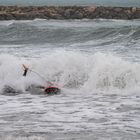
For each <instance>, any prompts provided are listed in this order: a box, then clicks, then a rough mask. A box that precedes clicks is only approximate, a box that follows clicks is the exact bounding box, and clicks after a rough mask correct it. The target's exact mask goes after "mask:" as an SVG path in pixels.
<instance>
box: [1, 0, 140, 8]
mask: <svg viewBox="0 0 140 140" xmlns="http://www.w3.org/2000/svg"><path fill="white" fill-rule="evenodd" d="M91 4H94V5H102V6H120V7H132V6H136V7H140V1H139V0H24V1H23V0H6V1H5V0H0V5H26V6H28V5H60V6H61V5H91Z"/></svg>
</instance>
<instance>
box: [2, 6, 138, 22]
mask: <svg viewBox="0 0 140 140" xmlns="http://www.w3.org/2000/svg"><path fill="white" fill-rule="evenodd" d="M35 18H41V19H83V18H87V19H95V18H104V19H139V18H140V8H136V7H103V6H98V7H97V6H59V7H57V6H27V7H19V6H0V20H32V19H35Z"/></svg>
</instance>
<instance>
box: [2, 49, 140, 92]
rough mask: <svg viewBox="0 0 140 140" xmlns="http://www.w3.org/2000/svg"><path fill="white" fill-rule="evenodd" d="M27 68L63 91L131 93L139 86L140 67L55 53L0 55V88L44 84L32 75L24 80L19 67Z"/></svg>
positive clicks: (103, 56) (110, 59)
mask: <svg viewBox="0 0 140 140" xmlns="http://www.w3.org/2000/svg"><path fill="white" fill-rule="evenodd" d="M23 63H24V64H26V65H28V66H29V67H30V68H31V69H32V70H33V71H36V72H37V73H39V74H40V75H42V76H43V77H44V79H46V80H47V81H51V82H54V83H55V84H60V85H63V87H65V88H68V87H70V88H83V90H84V89H86V90H97V89H99V90H113V89H120V90H124V89H125V90H126V89H127V90H130V89H131V88H134V87H135V88H136V87H137V86H139V85H140V74H139V71H140V65H139V64H138V63H131V62H128V61H125V60H123V59H121V58H119V57H116V56H113V55H111V54H103V53H95V54H83V53H80V52H73V51H64V50H63V51H62V50H60V51H55V52H52V53H51V54H48V55H46V56H45V57H43V58H32V59H29V58H28V59H25V58H18V57H16V56H12V55H7V54H3V55H1V56H0V85H1V87H0V88H3V86H4V85H12V86H14V87H17V88H20V89H22V90H23V89H24V88H25V87H26V86H28V85H29V84H30V85H31V84H41V83H42V84H44V83H45V80H44V79H43V78H41V77H40V76H38V75H37V74H35V73H33V72H29V73H28V75H27V77H23V76H22V74H23V70H22V64H23Z"/></svg>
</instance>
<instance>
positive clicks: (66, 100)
mask: <svg viewBox="0 0 140 140" xmlns="http://www.w3.org/2000/svg"><path fill="white" fill-rule="evenodd" d="M22 64H25V65H27V66H28V67H29V68H30V69H31V70H33V71H35V72H37V73H39V74H40V75H41V77H40V76H39V75H37V74H36V73H34V72H33V71H29V72H28V74H27V77H23V76H22V74H23V68H22ZM42 77H43V78H44V79H46V80H48V81H50V82H52V83H54V84H55V85H58V86H59V87H60V88H61V90H62V91H61V94H59V95H54V96H47V95H44V94H43V93H42V92H41V91H40V90H38V89H34V90H30V89H29V88H28V87H29V86H31V85H44V86H45V85H46V83H45V80H44V79H43V78H42ZM5 86H6V87H10V89H9V88H8V89H5V88H6V87H5ZM27 89H28V90H27ZM0 139H1V140H85V139H87V140H124V139H126V140H139V139H140V20H131V21H130V20H129V21H127V20H105V19H104V20H103V19H98V20H87V19H84V20H63V21H61V20H41V19H36V20H32V21H0Z"/></svg>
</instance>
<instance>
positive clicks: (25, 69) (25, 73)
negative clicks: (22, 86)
mask: <svg viewBox="0 0 140 140" xmlns="http://www.w3.org/2000/svg"><path fill="white" fill-rule="evenodd" d="M22 66H23V68H24V69H23V70H24V73H23V76H26V75H27V72H28V70H29V68H28V67H26V66H25V65H24V64H23V65H22Z"/></svg>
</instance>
